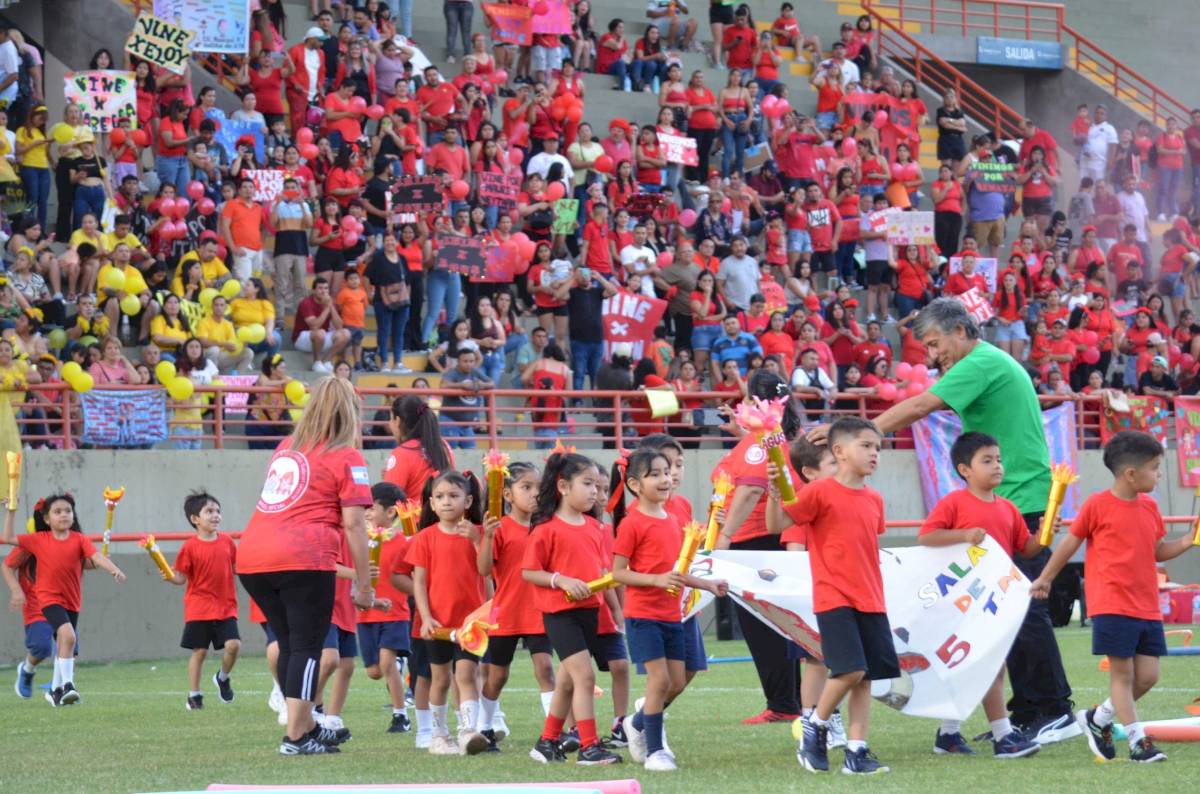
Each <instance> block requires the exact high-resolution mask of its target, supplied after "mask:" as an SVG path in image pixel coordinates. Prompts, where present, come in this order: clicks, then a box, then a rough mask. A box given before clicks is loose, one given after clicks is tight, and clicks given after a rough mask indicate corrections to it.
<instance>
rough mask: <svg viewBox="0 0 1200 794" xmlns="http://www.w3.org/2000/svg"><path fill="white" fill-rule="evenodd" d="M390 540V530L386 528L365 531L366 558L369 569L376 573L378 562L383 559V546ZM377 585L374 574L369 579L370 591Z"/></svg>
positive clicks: (376, 575) (376, 577) (377, 579)
mask: <svg viewBox="0 0 1200 794" xmlns="http://www.w3.org/2000/svg"><path fill="white" fill-rule="evenodd" d="M391 539H392V533H391V530H389V529H387V528H386V527H385V528H383V529H370V528H368V529H367V557H368V559H370V561H371V567H372V568H374V569H375V570H376V571H378V570H379V562H380V560H381V559H383V544H384V543H386V542H388V541H389V540H391ZM378 584H379V574H375V575H374V576H372V577H371V587H372V589H374V588H375V587H376V586H377V585H378Z"/></svg>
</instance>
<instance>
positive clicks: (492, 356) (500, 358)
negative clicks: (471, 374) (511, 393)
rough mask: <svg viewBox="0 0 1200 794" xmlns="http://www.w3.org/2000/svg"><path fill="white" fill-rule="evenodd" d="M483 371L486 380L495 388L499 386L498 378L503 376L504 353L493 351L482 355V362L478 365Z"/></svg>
mask: <svg viewBox="0 0 1200 794" xmlns="http://www.w3.org/2000/svg"><path fill="white" fill-rule="evenodd" d="M479 368H480V369H481V370H483V374H484V375H486V376H487V379H488V380H490V381H491V382H492V383H494V384H496V385H497V386H499V385H500V378H501V377H503V376H504V351H503V350H493V351H492V352H490V353H484V354H483V362H482V363H481V364H480V365H479Z"/></svg>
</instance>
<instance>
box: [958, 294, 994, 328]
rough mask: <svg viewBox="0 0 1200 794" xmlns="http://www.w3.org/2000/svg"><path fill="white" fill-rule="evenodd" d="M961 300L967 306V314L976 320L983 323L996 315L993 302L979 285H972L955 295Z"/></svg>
mask: <svg viewBox="0 0 1200 794" xmlns="http://www.w3.org/2000/svg"><path fill="white" fill-rule="evenodd" d="M954 297H956V298H958V300H959V302H960V303H961V304H962V305H963V306H965V307H967V314H969V315H971V318H972V319H974V320H975V322H977V323H980V324H983V323H986V322H987V321H988V320H990V319H992V318H993V317H995V316H996V312H995V311H994V310H993V309H992V304H991V302H990V301H989V300H988V299H987V298H986V297H985V296H984V294H983V293H982V292H980V291H979V287H971V288H970V289H969V290H967V291H966V292H964V293H963V294H961V295H955V296H954Z"/></svg>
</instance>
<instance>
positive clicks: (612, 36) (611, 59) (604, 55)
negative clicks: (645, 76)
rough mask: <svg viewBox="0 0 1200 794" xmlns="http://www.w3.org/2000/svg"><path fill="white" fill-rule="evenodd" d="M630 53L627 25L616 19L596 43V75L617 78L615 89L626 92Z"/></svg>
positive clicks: (609, 24)
mask: <svg viewBox="0 0 1200 794" xmlns="http://www.w3.org/2000/svg"><path fill="white" fill-rule="evenodd" d="M628 52H629V42H627V41H625V23H624V22H622V21H621V20H619V19H614V20H612V21H610V22H609V23H608V32H607V33H604V34H601V36H600V38H599V39H598V40H597V41H596V74H608V75H612V76H613V77H615V78H617V84H616V85H615V86H613V88H615V89H616V90H618V91H624V90H625V78H626V77H627V76H628V75H629V64H628V63H626V61H625V55H626V53H628Z"/></svg>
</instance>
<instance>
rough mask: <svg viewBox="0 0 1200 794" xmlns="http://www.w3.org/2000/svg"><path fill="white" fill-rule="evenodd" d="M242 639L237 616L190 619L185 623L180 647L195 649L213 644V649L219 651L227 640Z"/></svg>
mask: <svg viewBox="0 0 1200 794" xmlns="http://www.w3.org/2000/svg"><path fill="white" fill-rule="evenodd" d="M241 639H242V637H241V635H240V634H238V625H237V618H225V619H224V620H189V621H188V622H187V623H184V624H183V637H182V638H181V639H180V640H179V647H180V648H187V649H188V650H192V651H195V650H198V649H200V648H208V647H209V646H212V649H213V650H216V651H219V650H221V649H222V648H224V647H225V641H226V640H241Z"/></svg>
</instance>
